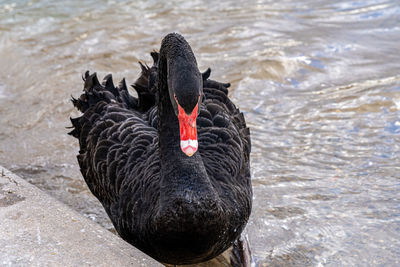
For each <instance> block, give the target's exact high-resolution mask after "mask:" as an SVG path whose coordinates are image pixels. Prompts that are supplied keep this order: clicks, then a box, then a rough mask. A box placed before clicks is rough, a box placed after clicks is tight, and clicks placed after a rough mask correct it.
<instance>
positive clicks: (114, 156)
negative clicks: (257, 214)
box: [69, 33, 252, 264]
mask: <svg viewBox="0 0 400 267" xmlns="http://www.w3.org/2000/svg"><path fill="white" fill-rule="evenodd" d="M151 55H152V57H153V60H154V64H153V66H152V67H151V68H150V67H147V66H146V65H143V64H141V63H140V64H141V68H142V73H141V76H140V77H139V78H138V80H137V81H136V82H135V83H134V85H133V87H134V88H135V90H136V91H137V94H138V97H137V98H136V97H133V96H132V95H130V94H129V93H128V89H127V87H126V84H125V80H124V79H123V80H122V81H121V82H120V84H119V86H117V87H115V86H114V84H113V81H112V77H111V75H110V74H109V75H107V76H106V77H105V78H104V81H103V82H102V84H100V83H99V81H98V79H97V77H96V73H93V74H91V75H90V74H89V72H88V71H87V72H86V73H85V76H84V77H83V79H84V93H83V94H82V95H81V96H80V97H79V98H78V99H75V98H72V102H73V104H74V106H75V107H76V108H77V109H78V110H80V111H81V112H82V113H83V115H82V116H80V117H77V118H71V121H72V128H73V130H72V131H71V132H70V133H69V134H71V135H72V136H74V137H76V138H78V139H79V145H80V150H79V155H78V156H77V158H78V162H79V166H80V170H81V172H82V175H83V177H84V179H85V181H86V183H87V185H88V187H89V188H90V190H91V192H92V193H93V194H94V195H95V196H96V197H97V198H98V199H99V200H100V202H101V203H102V204H103V206H104V208H105V210H106V212H107V214H108V216H109V217H110V218H111V221H112V222H113V224H114V226H115V229H116V230H117V232H118V233H119V235H120V236H121V237H122V238H123V239H125V240H126V241H127V242H129V243H131V244H132V245H134V246H135V247H137V248H139V249H140V250H142V251H143V252H145V253H147V254H148V255H150V256H152V257H153V258H155V259H156V260H158V261H160V262H163V263H167V264H193V263H199V262H203V261H206V260H209V259H212V258H214V257H216V256H217V255H219V254H221V253H222V252H224V251H225V250H227V249H228V248H229V247H231V246H232V245H234V243H235V242H238V241H237V240H238V238H239V236H240V234H241V232H242V230H243V228H244V227H245V225H246V223H247V220H248V218H249V216H250V211H251V205H252V188H251V181H250V169H249V167H250V166H249V164H250V163H249V154H250V147H251V144H250V132H249V129H248V128H247V127H246V123H245V120H244V116H243V114H242V113H241V112H240V111H239V109H237V108H236V107H235V105H234V104H233V103H232V102H231V100H229V98H228V90H227V88H228V87H229V86H230V84H226V83H220V82H217V81H213V80H210V79H208V78H209V76H210V71H211V70H210V69H208V70H207V71H206V72H204V73H200V72H199V69H198V67H197V62H196V59H195V56H194V54H193V52H192V49H191V47H190V46H189V44H188V43H187V42H186V40H185V39H184V38H183V37H182V36H181V35H179V34H177V33H171V34H168V35H167V36H165V37H164V39H163V41H162V44H161V48H160V52H159V53H157V52H152V53H151Z"/></svg>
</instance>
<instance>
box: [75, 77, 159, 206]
mask: <svg viewBox="0 0 400 267" xmlns="http://www.w3.org/2000/svg"><path fill="white" fill-rule="evenodd" d="M84 80H85V87H84V93H83V94H82V95H81V96H80V97H79V99H74V98H73V99H72V102H73V103H74V105H75V107H77V108H78V109H79V110H80V111H82V112H83V115H82V116H81V117H78V118H74V119H71V121H72V124H73V130H72V131H71V132H70V134H71V135H73V136H74V137H76V138H78V139H79V145H80V150H79V155H78V156H77V157H78V162H79V166H80V169H81V172H82V174H83V177H84V178H85V181H86V183H87V185H88V187H89V188H90V190H91V191H92V193H93V194H94V195H95V196H96V197H97V198H98V199H99V200H100V202H101V203H103V205H104V206H105V208H106V210H107V209H108V208H110V205H115V203H118V198H119V196H120V191H121V188H122V187H124V186H125V185H126V184H130V186H132V183H135V181H134V180H135V177H132V176H130V175H129V174H130V173H131V171H132V169H138V168H140V167H139V165H140V162H141V160H140V159H142V158H146V157H148V155H149V154H153V153H154V151H155V150H156V149H157V146H156V139H157V129H155V128H154V127H153V126H152V125H156V123H155V122H154V120H155V119H156V116H155V115H154V114H155V113H156V112H155V111H154V110H155V109H156V108H155V107H153V108H152V109H151V110H148V111H147V112H141V110H143V109H144V108H143V101H144V100H143V98H142V103H140V101H141V98H140V94H139V99H137V98H134V97H133V96H131V95H130V94H129V93H128V90H127V89H126V85H125V81H124V80H123V81H122V82H121V83H120V85H119V86H118V87H114V85H113V83H112V79H111V76H110V75H108V76H106V78H105V80H104V82H103V84H102V85H101V84H100V83H99V82H98V79H97V77H96V74H95V73H94V74H92V75H89V73H88V72H87V73H86V74H85V77H84ZM144 93H146V92H144ZM149 101H152V100H147V102H149ZM145 105H148V103H145ZM137 183H138V182H137ZM122 191H123V190H122ZM107 211H108V212H110V211H109V210H107Z"/></svg>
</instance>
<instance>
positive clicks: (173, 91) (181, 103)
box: [159, 33, 203, 157]
mask: <svg viewBox="0 0 400 267" xmlns="http://www.w3.org/2000/svg"><path fill="white" fill-rule="evenodd" d="M159 65H161V67H159V76H160V77H166V78H167V83H168V92H169V98H170V101H171V104H172V107H173V109H174V111H175V115H176V116H177V118H178V120H179V129H180V145H181V149H182V151H183V153H185V154H186V155H187V156H189V157H191V156H193V154H194V153H196V151H197V148H198V142H197V129H196V118H197V115H198V113H199V108H200V107H199V105H200V104H199V102H200V99H201V96H202V93H203V79H202V75H201V73H200V71H199V69H198V67H197V62H196V58H195V56H194V54H193V51H192V48H191V47H190V45H189V43H188V42H187V41H186V40H185V38H183V36H181V35H180V34H177V33H170V34H168V35H167V36H165V37H164V39H163V41H162V43H161V48H160V61H159ZM165 74H167V75H165ZM159 82H160V84H161V85H163V83H164V82H165V80H164V78H160V80H159Z"/></svg>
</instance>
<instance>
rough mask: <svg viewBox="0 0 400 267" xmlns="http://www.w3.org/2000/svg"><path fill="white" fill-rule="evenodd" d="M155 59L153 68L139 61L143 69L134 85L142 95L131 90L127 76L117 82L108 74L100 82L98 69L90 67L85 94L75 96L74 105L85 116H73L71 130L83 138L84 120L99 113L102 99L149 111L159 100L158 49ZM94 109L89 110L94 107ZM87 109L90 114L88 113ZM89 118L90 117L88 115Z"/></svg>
mask: <svg viewBox="0 0 400 267" xmlns="http://www.w3.org/2000/svg"><path fill="white" fill-rule="evenodd" d="M151 56H152V57H153V60H154V63H153V66H152V67H151V68H150V67H148V66H147V65H144V64H142V63H141V62H139V64H140V67H141V69H142V72H141V74H140V76H139V78H138V79H137V80H136V82H135V83H134V84H133V85H132V87H133V88H134V89H135V90H136V92H137V95H138V98H136V97H134V96H132V95H130V94H129V91H128V88H127V86H126V82H125V79H122V81H120V82H119V84H118V86H114V82H113V79H112V75H111V74H108V75H107V76H105V77H104V79H103V82H102V83H100V82H99V80H98V78H97V74H96V72H94V73H92V74H90V73H89V71H86V72H85V74H84V75H83V76H82V79H83V81H84V87H83V94H81V96H80V97H79V98H74V97H71V101H72V103H73V105H74V106H75V107H76V108H77V109H78V110H79V111H81V112H82V113H83V115H82V116H81V117H77V118H71V122H72V127H71V128H73V130H72V131H71V132H69V133H68V134H70V135H72V136H74V137H76V138H79V136H80V132H81V130H82V129H81V128H82V127H83V123H84V122H86V121H87V120H89V118H90V117H91V116H92V115H93V114H95V113H96V110H95V109H96V106H97V105H98V103H106V104H109V103H119V104H120V105H122V106H123V107H124V108H126V109H130V110H136V111H139V112H146V111H147V110H149V109H150V108H151V107H153V106H154V105H155V103H156V94H155V91H156V90H155V84H156V81H157V77H156V75H157V65H158V53H157V52H152V53H151ZM92 108H93V109H94V110H92V111H91V112H88V110H90V109H92ZM86 113H87V114H86ZM85 118H86V119H85Z"/></svg>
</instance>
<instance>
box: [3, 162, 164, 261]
mask: <svg viewBox="0 0 400 267" xmlns="http://www.w3.org/2000/svg"><path fill="white" fill-rule="evenodd" d="M0 265H2V266H4V265H7V266H151V267H153V266H162V265H161V264H160V263H158V262H157V261H155V260H154V259H152V258H150V257H149V256H147V255H146V254H144V253H142V252H140V251H139V250H137V249H136V248H134V247H133V246H131V245H129V244H128V243H126V242H125V241H123V240H122V239H121V238H119V237H118V236H116V235H114V234H112V233H111V232H109V231H107V230H106V229H104V228H102V227H101V226H100V225H97V224H96V223H94V222H92V221H90V220H89V219H87V218H85V217H83V216H81V215H80V214H79V213H77V212H76V211H74V210H72V209H70V208H69V207H67V206H66V205H64V204H62V203H60V202H58V201H57V200H55V199H53V198H52V197H50V196H48V195H47V194H46V193H44V192H42V191H41V190H40V189H38V188H36V187H35V186H33V185H31V184H29V183H28V182H26V181H25V180H23V179H21V178H20V177H18V176H16V175H15V174H13V173H11V172H10V171H8V170H6V169H5V168H3V167H1V166H0Z"/></svg>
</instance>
